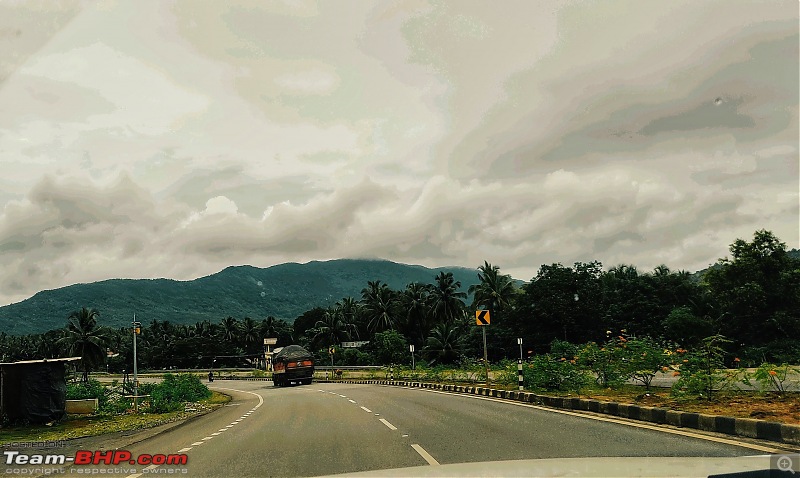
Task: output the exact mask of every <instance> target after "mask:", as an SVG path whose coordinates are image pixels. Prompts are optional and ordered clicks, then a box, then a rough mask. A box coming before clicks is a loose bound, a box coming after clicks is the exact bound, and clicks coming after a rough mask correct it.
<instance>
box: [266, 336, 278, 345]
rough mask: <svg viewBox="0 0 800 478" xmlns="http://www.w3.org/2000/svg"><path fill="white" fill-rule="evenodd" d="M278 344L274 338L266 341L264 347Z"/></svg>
mask: <svg viewBox="0 0 800 478" xmlns="http://www.w3.org/2000/svg"><path fill="white" fill-rule="evenodd" d="M277 343H278V339H277V338H274V337H273V338H267V339H264V345H275V344H277Z"/></svg>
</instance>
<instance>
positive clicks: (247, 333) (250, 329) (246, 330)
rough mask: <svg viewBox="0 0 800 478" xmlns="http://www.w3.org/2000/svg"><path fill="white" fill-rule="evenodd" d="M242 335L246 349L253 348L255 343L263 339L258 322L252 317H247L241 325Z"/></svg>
mask: <svg viewBox="0 0 800 478" xmlns="http://www.w3.org/2000/svg"><path fill="white" fill-rule="evenodd" d="M241 337H242V342H243V343H244V346H245V349H250V350H252V349H253V344H258V342H259V341H260V340H261V334H260V332H259V328H258V324H256V322H255V321H254V320H253V319H251V318H250V317H245V318H244V320H243V321H242V325H241Z"/></svg>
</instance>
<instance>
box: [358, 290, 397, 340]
mask: <svg viewBox="0 0 800 478" xmlns="http://www.w3.org/2000/svg"><path fill="white" fill-rule="evenodd" d="M361 297H362V298H363V301H364V313H365V314H366V319H367V320H368V322H369V330H370V331H372V332H382V331H384V330H390V329H391V330H394V328H395V326H396V325H397V321H396V318H395V313H394V312H395V311H394V306H395V294H394V292H393V291H392V290H391V289H389V286H388V285H386V284H382V283H381V281H369V282H367V287H366V288H365V289H362V290H361Z"/></svg>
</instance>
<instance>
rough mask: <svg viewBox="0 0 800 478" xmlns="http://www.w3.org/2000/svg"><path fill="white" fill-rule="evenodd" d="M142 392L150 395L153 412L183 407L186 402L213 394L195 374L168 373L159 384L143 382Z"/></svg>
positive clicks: (150, 410) (150, 407) (169, 410)
mask: <svg viewBox="0 0 800 478" xmlns="http://www.w3.org/2000/svg"><path fill="white" fill-rule="evenodd" d="M139 393H140V394H149V395H150V401H149V403H150V406H149V408H148V411H149V412H151V413H166V412H172V411H177V410H180V409H181V408H183V405H184V403H185V402H196V401H198V400H202V399H204V398H208V397H210V396H211V390H209V389H208V387H206V386H205V385H203V383H202V382H200V379H199V378H198V377H197V376H196V375H193V374H188V373H185V374H180V375H177V376H176V375H173V374H166V375H164V380H163V381H162V382H161V383H158V384H143V386H140V387H139Z"/></svg>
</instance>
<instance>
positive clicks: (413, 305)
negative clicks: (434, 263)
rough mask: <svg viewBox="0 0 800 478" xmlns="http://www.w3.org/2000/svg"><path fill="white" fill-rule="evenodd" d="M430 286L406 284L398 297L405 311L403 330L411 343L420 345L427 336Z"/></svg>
mask: <svg viewBox="0 0 800 478" xmlns="http://www.w3.org/2000/svg"><path fill="white" fill-rule="evenodd" d="M429 295H430V286H429V285H426V284H419V283H416V282H415V283H412V284H408V285H407V286H406V288H405V290H404V291H403V292H402V294H401V295H400V304H401V305H402V307H403V309H404V310H405V316H404V321H403V330H404V332H405V334H406V336H407V337H409V338H411V342H412V343H415V344H422V343H423V342H424V341H425V337H427V335H428V331H429V329H430V328H429V325H428V309H427V304H428V300H429Z"/></svg>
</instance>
